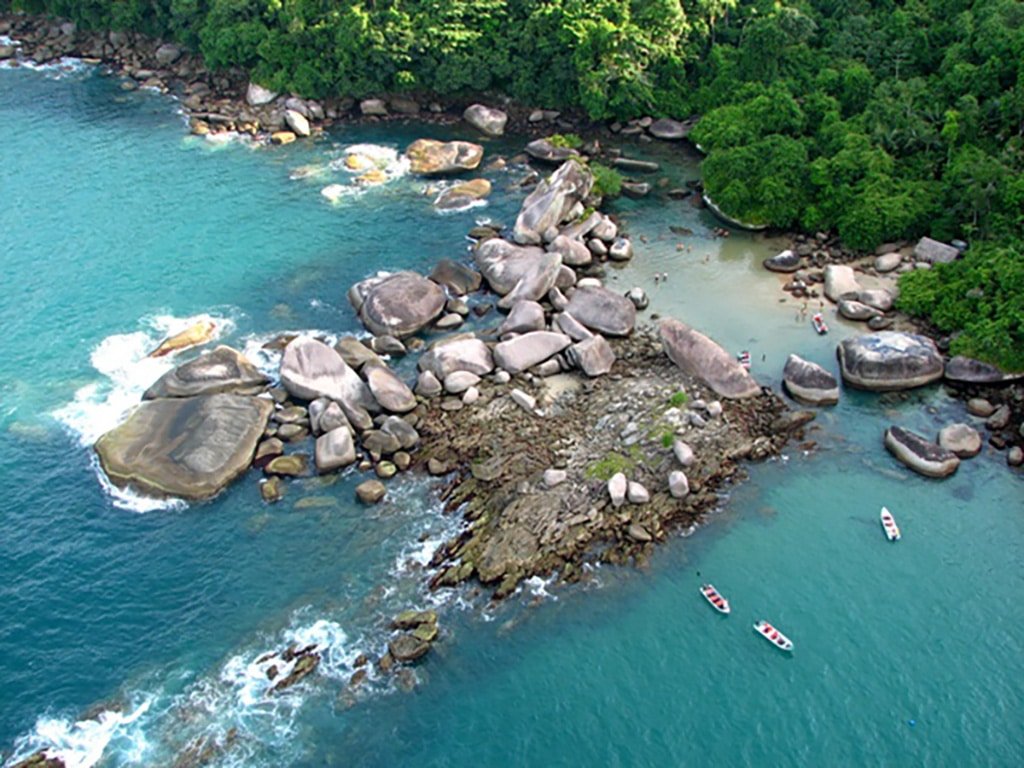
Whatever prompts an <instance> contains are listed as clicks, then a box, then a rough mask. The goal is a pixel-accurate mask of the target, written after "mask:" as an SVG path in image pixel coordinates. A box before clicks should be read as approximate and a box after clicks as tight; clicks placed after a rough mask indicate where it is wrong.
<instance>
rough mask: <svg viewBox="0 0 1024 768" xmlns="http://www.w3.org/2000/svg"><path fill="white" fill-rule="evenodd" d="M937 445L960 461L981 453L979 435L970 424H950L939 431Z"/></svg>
mask: <svg viewBox="0 0 1024 768" xmlns="http://www.w3.org/2000/svg"><path fill="white" fill-rule="evenodd" d="M939 445H940V446H941V447H942V448H945V449H946V450H947V451H950V452H951V453H955V454H956V455H957V456H959V457H960V458H961V459H969V458H970V457H971V456H977V455H978V454H979V453H981V435H980V434H979V433H978V430H976V429H975V428H974V427H972V426H971V425H970V424H950V425H948V426H945V427H943V428H942V429H940V430H939Z"/></svg>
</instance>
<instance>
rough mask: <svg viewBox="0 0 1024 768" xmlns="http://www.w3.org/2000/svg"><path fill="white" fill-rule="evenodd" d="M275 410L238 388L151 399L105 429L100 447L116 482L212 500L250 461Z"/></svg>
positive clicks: (105, 468)
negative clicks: (232, 391)
mask: <svg viewBox="0 0 1024 768" xmlns="http://www.w3.org/2000/svg"><path fill="white" fill-rule="evenodd" d="M273 409H274V404H273V403H272V402H271V401H270V400H263V399H260V398H255V397H246V396H243V395H234V394H215V395H201V396H198V397H180V398H169V399H161V400H149V401H146V402H144V403H142V404H141V405H140V406H139V407H138V408H136V409H135V411H134V412H133V413H132V415H131V416H129V417H128V420H127V421H125V422H124V423H123V424H121V425H120V426H118V427H116V428H115V429H113V430H111V431H110V432H107V433H106V434H105V435H103V436H102V437H101V438H100V439H99V440H98V441H97V442H96V453H97V454H99V458H100V465H101V466H102V467H103V471H104V472H105V473H106V474H107V477H109V478H110V480H111V482H113V483H114V485H117V486H118V487H121V488H124V487H130V488H133V489H135V490H137V491H140V492H142V493H145V494H149V495H154V496H160V497H163V496H179V497H181V498H185V499H208V498H210V497H211V496H214V495H216V494H217V493H218V492H219V491H221V490H222V489H223V488H224V487H225V486H227V485H228V483H230V482H231V481H232V480H234V479H235V478H236V477H238V476H239V475H241V474H242V473H243V472H245V471H246V469H248V468H249V465H250V464H251V463H252V459H253V455H254V454H255V452H256V444H257V443H258V442H259V440H260V438H261V436H262V435H263V430H264V429H265V428H266V425H267V419H268V418H269V417H270V414H271V412H272V411H273Z"/></svg>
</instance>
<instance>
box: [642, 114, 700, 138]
mask: <svg viewBox="0 0 1024 768" xmlns="http://www.w3.org/2000/svg"><path fill="white" fill-rule="evenodd" d="M647 132H648V133H649V134H651V136H653V137H654V138H656V139H661V140H662V141H679V140H681V139H685V138H686V137H687V135H689V133H690V125H689V124H688V123H681V122H679V121H678V120H672V119H670V118H667V117H663V118H661V119H659V120H655V121H654V122H653V123H651V125H650V126H649V127H648V128H647Z"/></svg>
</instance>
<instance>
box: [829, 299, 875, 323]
mask: <svg viewBox="0 0 1024 768" xmlns="http://www.w3.org/2000/svg"><path fill="white" fill-rule="evenodd" d="M839 314H840V315H842V316H843V317H845V318H846V319H847V320H870V319H871V318H873V317H877V316H878V315H879V312H878V310H877V309H875V308H874V307H869V306H868V305H867V304H862V303H861V302H859V301H857V300H856V299H840V301H839Z"/></svg>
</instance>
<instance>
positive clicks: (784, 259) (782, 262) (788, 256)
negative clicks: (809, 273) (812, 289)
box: [761, 249, 803, 272]
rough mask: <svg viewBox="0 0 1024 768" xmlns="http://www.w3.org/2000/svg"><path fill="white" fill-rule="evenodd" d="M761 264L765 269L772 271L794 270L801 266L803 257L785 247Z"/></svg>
mask: <svg viewBox="0 0 1024 768" xmlns="http://www.w3.org/2000/svg"><path fill="white" fill-rule="evenodd" d="M761 264H763V265H764V268H765V269H767V270H770V271H772V272H796V271H797V270H798V269H800V267H802V266H803V259H801V258H800V257H799V256H797V255H796V254H795V253H793V251H791V250H789V249H787V250H785V251H783V252H782V253H777V254H776V255H774V256H772V257H770V258H767V259H765V260H764V261H762V262H761Z"/></svg>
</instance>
